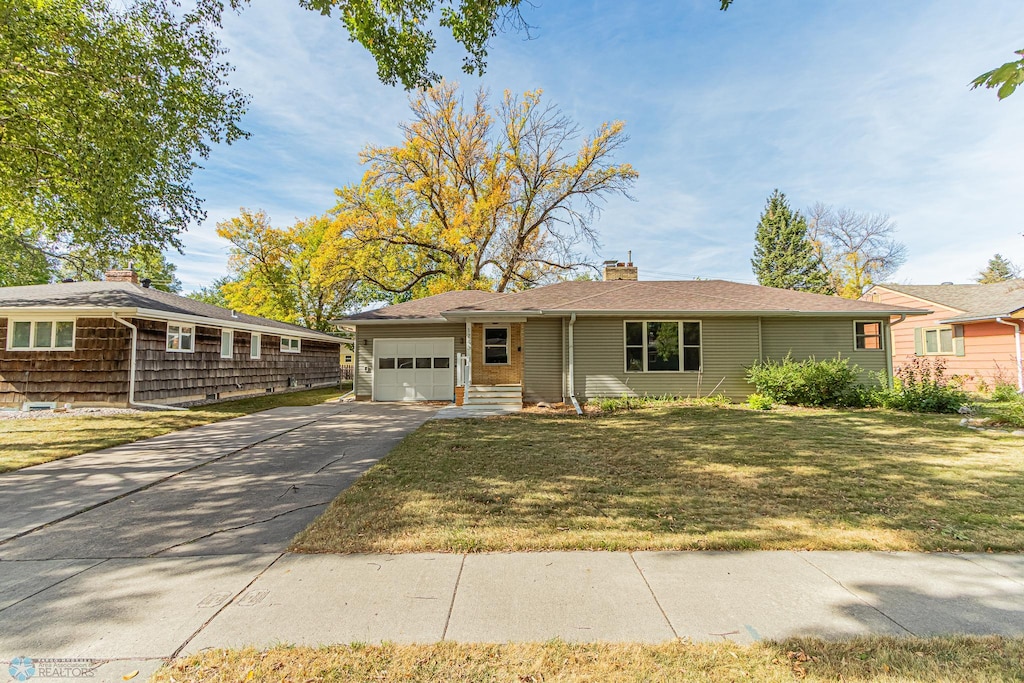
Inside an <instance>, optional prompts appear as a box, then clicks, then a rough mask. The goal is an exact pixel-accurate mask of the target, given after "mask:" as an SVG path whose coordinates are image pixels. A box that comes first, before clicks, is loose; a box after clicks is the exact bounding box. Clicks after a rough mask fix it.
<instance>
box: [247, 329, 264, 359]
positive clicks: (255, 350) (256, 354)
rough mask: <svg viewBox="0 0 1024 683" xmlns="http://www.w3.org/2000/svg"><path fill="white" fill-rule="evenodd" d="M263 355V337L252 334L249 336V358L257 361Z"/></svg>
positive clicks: (257, 333)
mask: <svg viewBox="0 0 1024 683" xmlns="http://www.w3.org/2000/svg"><path fill="white" fill-rule="evenodd" d="M262 355H263V335H262V334H260V333H259V332H253V333H251V334H250V335H249V358H250V359H251V360H259V359H260V356H262Z"/></svg>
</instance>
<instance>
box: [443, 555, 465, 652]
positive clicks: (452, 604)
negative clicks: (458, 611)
mask: <svg viewBox="0 0 1024 683" xmlns="http://www.w3.org/2000/svg"><path fill="white" fill-rule="evenodd" d="M466 555H467V553H463V554H462V562H460V563H459V573H458V574H457V575H456V576H455V587H454V588H452V601H451V602H450V603H448V616H447V617H445V619H444V630H443V631H442V632H441V640H442V641H444V640H445V638H447V637H448V625H449V624H450V623H451V622H452V611H454V609H455V596H456V595H458V594H459V581H461V580H462V568H463V567H465V566H466Z"/></svg>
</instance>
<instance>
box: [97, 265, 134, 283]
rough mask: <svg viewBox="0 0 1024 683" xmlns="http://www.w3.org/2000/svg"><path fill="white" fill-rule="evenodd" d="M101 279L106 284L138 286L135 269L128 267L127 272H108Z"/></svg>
mask: <svg viewBox="0 0 1024 683" xmlns="http://www.w3.org/2000/svg"><path fill="white" fill-rule="evenodd" d="M103 279H104V280H106V281H107V282H130V283H132V284H133V285H137V284H139V274H138V273H136V272H135V268H133V267H132V266H129V267H128V269H127V270H118V269H113V270H108V271H107V272H105V273H104V274H103Z"/></svg>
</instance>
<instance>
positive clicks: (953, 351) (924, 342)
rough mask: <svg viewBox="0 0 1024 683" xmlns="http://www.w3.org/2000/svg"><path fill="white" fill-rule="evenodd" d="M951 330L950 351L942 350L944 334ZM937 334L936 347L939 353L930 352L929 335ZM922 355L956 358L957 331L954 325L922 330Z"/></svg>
mask: <svg viewBox="0 0 1024 683" xmlns="http://www.w3.org/2000/svg"><path fill="white" fill-rule="evenodd" d="M943 330H949V351H943V350H942V332H943ZM929 332H934V333H935V346H936V348H937V349H938V351H929V350H928V333H929ZM921 355H922V356H955V355H956V330H955V329H953V326H952V325H937V326H935V327H922V328H921Z"/></svg>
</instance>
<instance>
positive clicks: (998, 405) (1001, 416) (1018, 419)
mask: <svg viewBox="0 0 1024 683" xmlns="http://www.w3.org/2000/svg"><path fill="white" fill-rule="evenodd" d="M975 406H976V408H977V410H978V417H987V418H989V420H990V421H991V424H992V426H994V427H1004V428H1006V429H1024V397H1020V396H1018V397H1016V398H1014V399H1011V400H1008V401H982V402H979V403H977V404H975Z"/></svg>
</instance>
